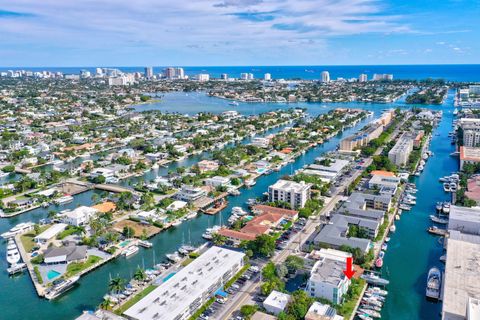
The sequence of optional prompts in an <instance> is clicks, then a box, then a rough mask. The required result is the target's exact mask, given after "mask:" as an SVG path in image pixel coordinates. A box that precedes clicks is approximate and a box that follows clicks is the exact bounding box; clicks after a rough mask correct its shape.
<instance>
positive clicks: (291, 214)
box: [253, 204, 298, 217]
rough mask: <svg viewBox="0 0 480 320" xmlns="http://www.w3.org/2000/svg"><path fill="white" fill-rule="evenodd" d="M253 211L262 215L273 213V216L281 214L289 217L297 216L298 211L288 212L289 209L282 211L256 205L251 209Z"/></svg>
mask: <svg viewBox="0 0 480 320" xmlns="http://www.w3.org/2000/svg"><path fill="white" fill-rule="evenodd" d="M253 209H254V210H255V211H260V212H262V213H275V214H283V215H285V216H289V217H295V216H297V215H298V211H296V210H290V209H283V208H276V207H272V206H267V205H264V204H257V205H256V206H255V207H253Z"/></svg>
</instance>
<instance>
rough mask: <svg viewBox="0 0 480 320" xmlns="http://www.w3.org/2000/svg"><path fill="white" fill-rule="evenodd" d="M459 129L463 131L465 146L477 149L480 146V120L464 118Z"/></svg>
mask: <svg viewBox="0 0 480 320" xmlns="http://www.w3.org/2000/svg"><path fill="white" fill-rule="evenodd" d="M459 127H460V128H462V130H463V145H464V146H466V147H476V146H479V145H480V119H475V118H462V119H460V121H459Z"/></svg>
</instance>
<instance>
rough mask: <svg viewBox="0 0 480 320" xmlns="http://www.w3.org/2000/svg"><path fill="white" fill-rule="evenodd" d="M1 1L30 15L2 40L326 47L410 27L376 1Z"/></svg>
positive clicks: (188, 47) (0, 27) (208, 48)
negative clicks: (332, 41)
mask: <svg viewBox="0 0 480 320" xmlns="http://www.w3.org/2000/svg"><path fill="white" fill-rule="evenodd" d="M2 6H3V7H4V9H5V10H9V11H12V12H21V13H28V14H30V15H31V16H25V17H22V16H20V17H10V18H8V23H0V32H2V35H3V38H4V39H3V41H4V43H12V44H13V43H18V39H19V38H21V39H22V41H24V42H25V43H35V44H46V43H51V44H52V45H55V46H59V47H70V48H92V49H102V48H105V47H109V46H110V47H112V46H113V47H115V46H116V47H135V46H137V47H138V46H144V47H149V48H152V49H159V50H177V51H178V50H180V51H192V50H201V51H202V52H213V51H216V50H219V48H221V49H222V50H247V51H254V50H253V48H255V50H260V51H262V50H269V49H272V48H277V49H278V48H288V47H289V46H295V45H305V44H310V45H312V44H314V45H317V46H319V48H321V47H324V46H325V40H326V39H328V38H330V37H333V36H342V35H354V34H364V33H376V32H381V33H395V32H408V31H409V30H410V29H409V27H408V26H406V25H404V24H402V23H401V22H400V21H399V20H400V18H401V17H398V16H387V15H384V14H382V8H381V7H380V6H379V5H378V3H377V1H374V0H339V1H330V0H316V1H311V0H263V1H262V0H218V1H211V0H193V1H192V0H177V1H167V0H160V1H158V0H137V1H126V0H79V1H58V0H43V1H41V2H39V1H37V0H16V1H12V2H9V3H4V4H3V5H2ZM0 19H7V18H2V17H0ZM297 49H298V48H297ZM292 50H293V48H292Z"/></svg>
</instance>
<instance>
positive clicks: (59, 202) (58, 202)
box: [53, 194, 73, 205]
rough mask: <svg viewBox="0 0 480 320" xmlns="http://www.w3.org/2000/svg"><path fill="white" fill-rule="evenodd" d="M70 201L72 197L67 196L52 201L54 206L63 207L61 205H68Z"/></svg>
mask: <svg viewBox="0 0 480 320" xmlns="http://www.w3.org/2000/svg"><path fill="white" fill-rule="evenodd" d="M72 201H73V197H72V196H71V195H69V194H67V195H64V196H63V197H60V198H57V199H55V200H53V203H55V204H56V205H63V204H67V203H70V202H72Z"/></svg>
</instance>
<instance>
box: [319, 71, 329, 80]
mask: <svg viewBox="0 0 480 320" xmlns="http://www.w3.org/2000/svg"><path fill="white" fill-rule="evenodd" d="M321 77H322V82H330V73H329V72H328V71H322V74H321Z"/></svg>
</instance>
